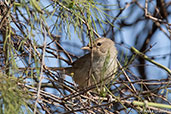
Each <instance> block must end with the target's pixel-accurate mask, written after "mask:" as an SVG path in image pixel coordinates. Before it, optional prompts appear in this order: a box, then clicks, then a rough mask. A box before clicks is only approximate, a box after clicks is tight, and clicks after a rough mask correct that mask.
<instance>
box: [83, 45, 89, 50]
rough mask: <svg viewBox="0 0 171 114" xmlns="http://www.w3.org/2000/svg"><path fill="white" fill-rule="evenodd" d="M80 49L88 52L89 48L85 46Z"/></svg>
mask: <svg viewBox="0 0 171 114" xmlns="http://www.w3.org/2000/svg"><path fill="white" fill-rule="evenodd" d="M81 49H84V50H90V47H88V46H85V47H82V48H81Z"/></svg>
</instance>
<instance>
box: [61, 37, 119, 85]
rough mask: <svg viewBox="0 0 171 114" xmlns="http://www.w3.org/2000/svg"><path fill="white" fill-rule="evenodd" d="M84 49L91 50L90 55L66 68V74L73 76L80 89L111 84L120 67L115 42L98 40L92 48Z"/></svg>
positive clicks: (104, 39)
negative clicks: (98, 84)
mask: <svg viewBox="0 0 171 114" xmlns="http://www.w3.org/2000/svg"><path fill="white" fill-rule="evenodd" d="M82 49H86V50H89V51H90V53H88V54H86V55H84V56H82V57H81V58H79V59H77V60H76V61H75V62H73V63H72V67H67V68H64V69H65V74H67V75H70V76H71V75H72V77H73V80H74V81H75V83H76V84H78V85H79V87H80V88H86V87H88V86H91V85H94V84H97V83H100V84H102V85H104V84H107V83H109V82H110V81H111V80H112V79H113V78H114V73H115V72H116V70H117V66H118V65H117V50H116V47H115V44H114V42H113V41H112V40H110V39H108V38H98V39H96V40H95V41H94V43H93V45H92V47H90V46H87V47H83V48H82Z"/></svg>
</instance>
